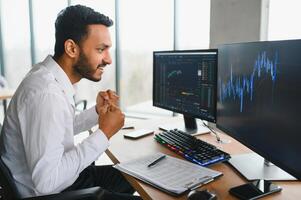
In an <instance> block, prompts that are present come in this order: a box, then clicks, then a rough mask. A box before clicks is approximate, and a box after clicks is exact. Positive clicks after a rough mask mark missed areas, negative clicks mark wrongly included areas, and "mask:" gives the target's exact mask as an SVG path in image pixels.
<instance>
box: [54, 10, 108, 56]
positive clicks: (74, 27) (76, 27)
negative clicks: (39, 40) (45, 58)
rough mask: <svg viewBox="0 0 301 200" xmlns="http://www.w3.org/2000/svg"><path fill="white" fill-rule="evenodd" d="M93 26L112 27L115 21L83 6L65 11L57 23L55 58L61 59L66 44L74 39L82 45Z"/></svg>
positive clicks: (58, 17) (60, 14) (61, 13)
mask: <svg viewBox="0 0 301 200" xmlns="http://www.w3.org/2000/svg"><path fill="white" fill-rule="evenodd" d="M91 24H102V25H105V26H107V27H110V26H112V25H113V21H112V20H111V19H110V18H109V17H107V16H105V15H103V14H100V13H99V12H96V11H94V10H93V9H92V8H89V7H86V6H83V5H75V6H69V7H67V8H65V9H63V10H62V11H61V12H60V13H59V14H58V16H57V19H56V21H55V47H54V57H56V58H59V57H60V56H62V55H63V53H64V43H65V41H66V40H68V39H72V40H73V41H74V42H75V43H76V44H78V45H80V42H81V41H82V39H83V38H84V37H85V36H86V35H87V33H88V30H87V26H88V25H91Z"/></svg>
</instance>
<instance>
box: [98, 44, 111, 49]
mask: <svg viewBox="0 0 301 200" xmlns="http://www.w3.org/2000/svg"><path fill="white" fill-rule="evenodd" d="M111 46H112V45H109V44H104V43H101V44H98V45H97V47H101V48H109V47H111Z"/></svg>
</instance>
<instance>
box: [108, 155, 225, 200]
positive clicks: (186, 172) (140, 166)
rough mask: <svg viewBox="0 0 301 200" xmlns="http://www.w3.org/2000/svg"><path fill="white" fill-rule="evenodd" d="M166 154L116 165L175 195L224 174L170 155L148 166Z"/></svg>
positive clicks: (127, 172)
mask: <svg viewBox="0 0 301 200" xmlns="http://www.w3.org/2000/svg"><path fill="white" fill-rule="evenodd" d="M164 155H165V154H163V153H156V154H153V155H148V156H144V157H142V158H138V159H135V160H132V161H129V162H124V163H120V164H117V165H115V166H114V167H115V168H116V169H118V170H120V171H122V172H124V173H126V174H129V175H131V176H133V177H135V178H137V179H140V180H141V181H144V182H145V183H148V184H150V185H152V186H154V187H156V188H158V189H160V190H162V191H165V192H167V193H169V194H173V195H180V194H182V193H184V192H186V191H187V190H191V189H195V188H197V187H200V186H202V185H204V184H206V183H208V182H210V181H213V180H214V179H215V178H217V177H219V176H221V175H222V173H221V172H219V171H215V170H211V169H209V168H206V167H202V166H199V165H196V164H193V163H190V162H187V161H185V160H181V159H178V158H174V157H171V156H168V155H165V156H166V157H165V158H164V159H161V160H160V161H159V162H157V163H156V164H154V165H152V166H151V167H148V165H150V164H151V163H153V161H155V160H157V159H158V158H160V157H162V156H164Z"/></svg>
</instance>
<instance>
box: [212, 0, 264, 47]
mask: <svg viewBox="0 0 301 200" xmlns="http://www.w3.org/2000/svg"><path fill="white" fill-rule="evenodd" d="M268 8H269V0H211V18H210V47H211V48H216V47H218V45H220V44H225V43H233V42H248V41H258V40H266V39H267V28H268V27H267V22H268Z"/></svg>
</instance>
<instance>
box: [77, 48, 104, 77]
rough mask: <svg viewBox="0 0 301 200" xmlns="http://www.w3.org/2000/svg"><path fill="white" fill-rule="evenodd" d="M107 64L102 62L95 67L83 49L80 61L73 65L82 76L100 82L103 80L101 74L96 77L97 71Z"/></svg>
mask: <svg viewBox="0 0 301 200" xmlns="http://www.w3.org/2000/svg"><path fill="white" fill-rule="evenodd" d="M105 66H106V64H105V63H102V64H99V65H98V66H97V68H95V67H93V66H92V65H91V64H90V63H89V62H88V58H87V56H86V55H85V54H84V53H82V50H81V51H80V53H79V58H78V61H77V62H76V63H75V64H74V65H73V69H74V70H75V72H76V73H77V74H79V75H80V76H81V77H82V78H86V79H88V80H90V81H94V82H98V81H100V80H101V76H99V77H95V76H94V75H95V74H96V71H97V70H98V68H99V67H105Z"/></svg>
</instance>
